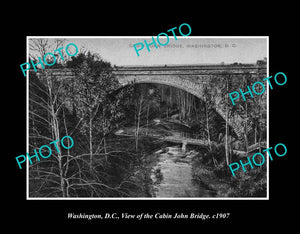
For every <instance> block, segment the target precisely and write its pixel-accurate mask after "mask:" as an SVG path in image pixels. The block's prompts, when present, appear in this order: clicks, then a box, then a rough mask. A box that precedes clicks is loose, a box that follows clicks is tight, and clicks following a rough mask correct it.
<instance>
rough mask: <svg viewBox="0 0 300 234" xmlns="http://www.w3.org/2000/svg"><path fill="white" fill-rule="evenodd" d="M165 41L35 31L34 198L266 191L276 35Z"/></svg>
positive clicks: (29, 82) (29, 76)
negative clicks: (271, 58)
mask: <svg viewBox="0 0 300 234" xmlns="http://www.w3.org/2000/svg"><path fill="white" fill-rule="evenodd" d="M159 40H160V41H158V38H157V37H150V36H123V37H122V36H51V37H50V36H48V37H47V36H27V56H28V57H27V61H26V63H25V61H24V63H25V64H24V66H23V70H22V71H23V73H22V76H23V75H24V76H26V78H25V79H26V86H27V87H26V88H27V91H28V92H27V108H26V115H27V122H26V127H27V139H26V143H27V149H26V150H27V151H26V152H28V156H29V157H28V160H27V161H26V162H25V160H22V158H21V157H20V158H19V160H20V161H18V166H19V167H20V168H22V169H21V170H26V182H27V183H26V194H27V199H28V200H56V199H58V200H82V199H83V200H105V199H107V200H133V199H135V200H139V199H141V200H181V199H184V200H206V199H209V200H236V199H239V200H243V199H245V200H268V199H269V164H270V159H269V157H268V152H267V151H266V149H267V148H268V147H269V142H268V138H269V122H268V121H269V92H272V90H270V86H269V83H268V82H271V83H272V84H273V86H275V85H276V83H274V80H269V81H268V80H264V79H265V78H266V77H268V76H269V71H268V69H269V37H268V36H216V37H204V36H203V37H201V36H192V35H190V36H177V38H174V37H173V36H169V37H165V36H161V37H159ZM26 66H27V67H26ZM29 66H30V69H29ZM27 68H28V69H27ZM278 72H279V71H278ZM274 75H275V74H273V76H274ZM279 76H280V75H278V82H283V81H282V78H280V77H279ZM279 79H281V80H279ZM276 82H277V81H276ZM273 147H274V146H273ZM279 148H280V147H278V151H279ZM24 154H25V153H24ZM253 155H257V157H255V158H254V157H252V156H253ZM24 157H25V156H24ZM29 159H30V160H29ZM25 165H27V166H26V167H25Z"/></svg>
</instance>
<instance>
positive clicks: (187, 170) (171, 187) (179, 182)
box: [150, 145, 211, 198]
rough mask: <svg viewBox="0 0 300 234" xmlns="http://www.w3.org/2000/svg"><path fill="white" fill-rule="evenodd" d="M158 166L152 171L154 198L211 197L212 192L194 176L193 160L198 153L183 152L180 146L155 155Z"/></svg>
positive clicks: (191, 151)
mask: <svg viewBox="0 0 300 234" xmlns="http://www.w3.org/2000/svg"><path fill="white" fill-rule="evenodd" d="M154 154H155V156H156V157H157V162H156V164H155V165H154V166H153V167H152V170H151V176H150V177H151V180H152V184H153V189H152V191H153V192H152V196H153V197H157V198H164V197H165V198H176V197H181V198H184V197H186V198H189V197H209V196H211V191H210V190H207V189H206V188H203V187H201V186H200V185H199V184H198V183H196V182H195V181H194V179H193V176H192V158H193V157H194V156H195V155H196V154H197V152H196V151H194V150H190V151H185V150H182V149H181V147H180V145H176V146H170V147H166V148H164V149H162V150H158V151H157V152H155V153H154Z"/></svg>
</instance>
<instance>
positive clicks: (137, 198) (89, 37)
mask: <svg viewBox="0 0 300 234" xmlns="http://www.w3.org/2000/svg"><path fill="white" fill-rule="evenodd" d="M151 37H152V36H26V62H27V63H28V62H29V39H30V38H68V39H70V38H87V39H92V38H151ZM177 37H178V38H181V36H177ZM184 38H203V39H209V38H218V39H222V38H227V39H230V38H232V39H242V38H247V39H257V38H261V39H266V40H267V41H266V42H267V77H269V63H270V61H269V58H270V56H269V36H189V37H184ZM28 110H29V72H28V70H27V71H26V152H29V111H28ZM267 147H268V148H269V86H268V85H267ZM26 165H27V166H26V200H133V201H135V200H151V201H153V200H154V201H155V200H269V157H267V196H266V197H220V198H217V197H199V198H190V197H187V198H148V197H142V198H140V197H136V198H116V197H112V198H107V197H103V198H102V197H99V198H97V197H93V198H91V197H70V198H63V197H61V198H57V197H40V198H38V197H29V173H28V170H29V162H28V160H26Z"/></svg>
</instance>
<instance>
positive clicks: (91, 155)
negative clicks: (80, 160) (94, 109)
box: [89, 113, 93, 169]
mask: <svg viewBox="0 0 300 234" xmlns="http://www.w3.org/2000/svg"><path fill="white" fill-rule="evenodd" d="M90 114H91V113H90ZM89 144H90V168H91V169H92V163H93V133H92V116H91V115H90V122H89Z"/></svg>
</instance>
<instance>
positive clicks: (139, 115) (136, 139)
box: [135, 95, 143, 152]
mask: <svg viewBox="0 0 300 234" xmlns="http://www.w3.org/2000/svg"><path fill="white" fill-rule="evenodd" d="M142 102H143V95H142V96H141V99H140V103H139V107H138V113H137V124H136V133H135V150H136V152H138V146H139V130H140V120H141V112H142Z"/></svg>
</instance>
